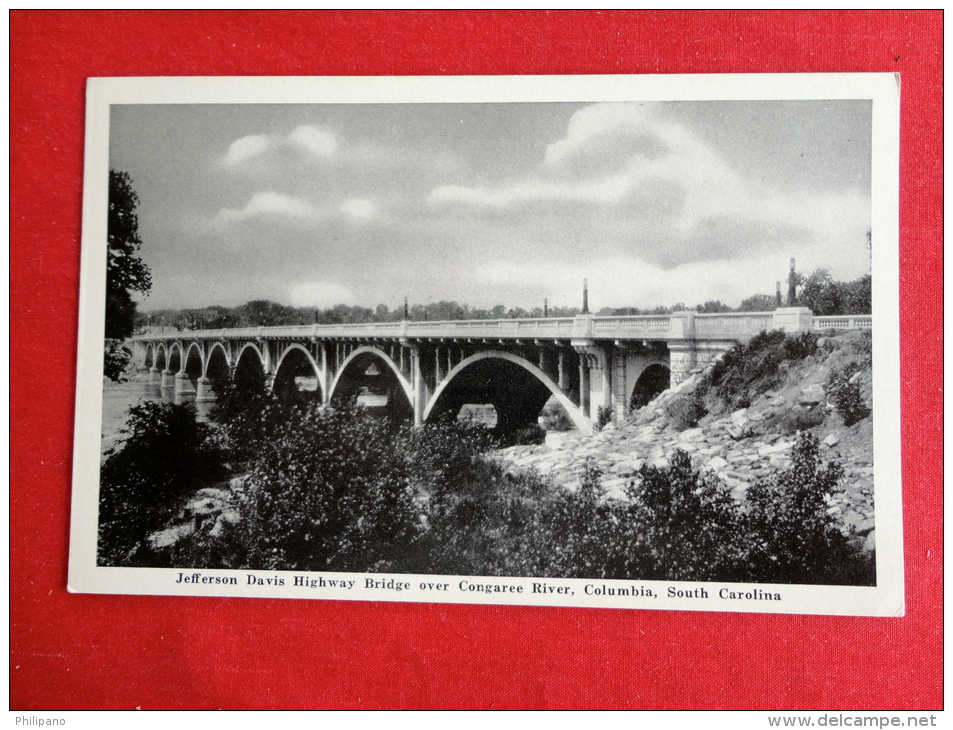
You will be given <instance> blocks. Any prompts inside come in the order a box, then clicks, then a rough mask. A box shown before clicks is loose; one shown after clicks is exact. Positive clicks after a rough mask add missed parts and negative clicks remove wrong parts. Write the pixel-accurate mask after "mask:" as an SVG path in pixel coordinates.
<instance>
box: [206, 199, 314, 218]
mask: <svg viewBox="0 0 953 730" xmlns="http://www.w3.org/2000/svg"><path fill="white" fill-rule="evenodd" d="M317 215H318V212H317V211H316V210H315V208H314V206H312V205H311V204H310V203H309V202H307V201H306V200H301V199H300V198H293V197H291V196H290V195H283V194H282V193H274V192H263V193H255V194H254V195H253V196H252V197H251V199H250V200H249V201H248V203H246V204H245V207H244V208H242V209H241V210H237V209H235V208H222V209H221V210H220V211H219V212H218V215H216V216H215V220H216V221H217V222H220V223H233V222H236V221H242V220H247V219H249V218H256V217H260V216H279V217H283V218H291V219H297V220H307V219H310V218H315V217H317Z"/></svg>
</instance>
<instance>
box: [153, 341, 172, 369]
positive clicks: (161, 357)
mask: <svg viewBox="0 0 953 730" xmlns="http://www.w3.org/2000/svg"><path fill="white" fill-rule="evenodd" d="M154 367H155V369H156V370H159V371H160V372H161V371H163V370H165V369H167V368H168V367H169V348H168V346H167V345H166V344H165V343H164V342H160V343H159V344H158V345H156V350H155V361H154Z"/></svg>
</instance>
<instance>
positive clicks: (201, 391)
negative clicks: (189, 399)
mask: <svg viewBox="0 0 953 730" xmlns="http://www.w3.org/2000/svg"><path fill="white" fill-rule="evenodd" d="M213 400H215V394H214V393H213V392H212V386H211V383H210V382H209V379H208V378H199V379H198V382H197V383H196V384H195V402H196V403H209V402H211V401H213Z"/></svg>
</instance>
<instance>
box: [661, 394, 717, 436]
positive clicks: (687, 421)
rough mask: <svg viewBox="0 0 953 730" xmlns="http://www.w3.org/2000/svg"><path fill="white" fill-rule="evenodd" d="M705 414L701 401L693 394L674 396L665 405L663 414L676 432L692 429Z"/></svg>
mask: <svg viewBox="0 0 953 730" xmlns="http://www.w3.org/2000/svg"><path fill="white" fill-rule="evenodd" d="M706 413H707V411H706V410H705V404H704V403H703V402H702V399H701V398H700V397H699V396H698V395H697V394H695V393H692V394H690V395H676V396H673V397H672V399H671V400H670V401H669V402H668V403H666V404H665V414H666V415H667V416H668V417H669V420H670V422H671V424H672V426H673V427H674V428H675V430H677V431H684V430H685V429H686V428H693V427H695V426H697V425H698V421H699V420H701V418H702V417H703V416H704V415H705V414H706Z"/></svg>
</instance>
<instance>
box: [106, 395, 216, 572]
mask: <svg viewBox="0 0 953 730" xmlns="http://www.w3.org/2000/svg"><path fill="white" fill-rule="evenodd" d="M224 475H225V470H224V464H223V460H222V454H221V452H220V451H219V450H218V448H217V447H216V445H215V440H214V439H213V438H212V434H211V430H210V429H209V427H208V426H207V425H205V424H202V423H199V422H198V421H196V417H195V409H194V408H193V407H191V406H184V405H183V406H177V405H173V404H171V403H154V402H145V403H142V404H140V405H137V406H133V407H132V408H130V410H129V422H128V426H127V428H126V430H125V432H124V438H123V440H122V443H121V444H120V445H119V446H118V447H117V449H116V450H114V451H113V452H111V453H109V454H107V456H106V459H105V461H104V463H103V466H102V470H101V473H100V493H99V547H98V561H99V564H100V565H152V564H155V563H154V560H153V557H154V556H150V554H149V550H148V546H147V545H146V543H145V538H146V537H147V536H148V534H149V533H150V532H152V531H154V530H158V529H161V528H162V527H164V526H165V525H166V523H167V522H168V520H169V519H170V518H171V517H173V516H174V515H175V513H176V512H177V511H178V509H179V508H180V506H181V503H182V502H183V500H185V499H186V498H187V497H189V496H191V495H192V494H194V493H195V492H196V491H197V490H198V489H200V488H202V487H204V486H206V485H208V484H211V483H213V482H215V481H216V480H218V479H221V478H222V477H223V476H224Z"/></svg>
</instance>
